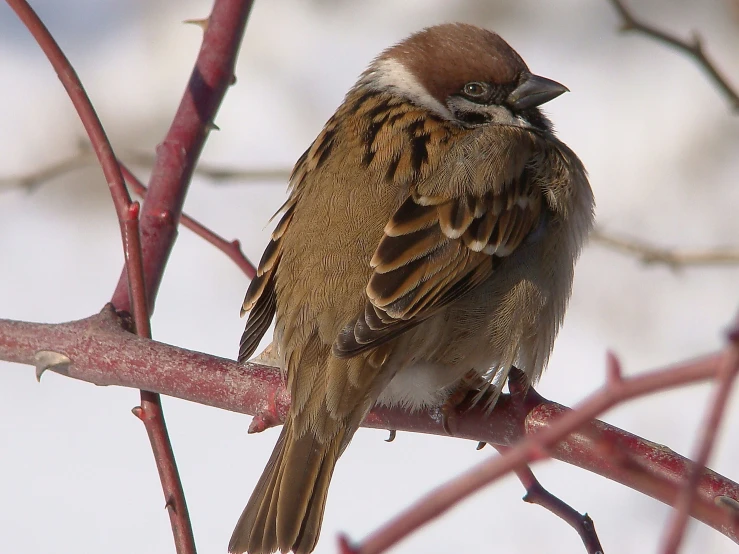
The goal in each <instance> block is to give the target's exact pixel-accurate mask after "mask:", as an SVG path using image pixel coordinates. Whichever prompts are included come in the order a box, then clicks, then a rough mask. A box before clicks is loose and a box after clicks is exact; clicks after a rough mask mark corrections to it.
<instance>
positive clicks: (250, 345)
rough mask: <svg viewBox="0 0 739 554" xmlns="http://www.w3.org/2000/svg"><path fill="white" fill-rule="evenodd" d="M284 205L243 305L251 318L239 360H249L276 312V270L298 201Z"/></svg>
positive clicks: (242, 308)
mask: <svg viewBox="0 0 739 554" xmlns="http://www.w3.org/2000/svg"><path fill="white" fill-rule="evenodd" d="M283 209H284V211H285V213H284V214H283V216H282V219H280V222H279V223H278V224H277V227H276V228H275V230H274V231H273V232H272V238H271V240H270V241H269V244H268V245H267V248H265V249H264V253H263V254H262V259H261V260H260V261H259V267H258V268H257V274H256V276H255V277H254V279H252V281H251V283H250V284H249V288H248V289H247V291H246V297H245V298H244V303H243V305H242V307H241V315H244V314H245V313H246V312H249V319H248V320H247V321H246V328H245V329H244V333H243V334H242V335H241V343H240V345H239V358H238V360H239V362H245V361H246V360H248V359H249V358H250V357H251V355H252V354H253V353H254V350H256V348H257V346H258V345H259V341H260V340H262V337H263V336H264V333H266V332H267V329H268V328H269V326H270V324H271V323H272V319H273V318H274V316H275V308H276V305H277V292H276V290H275V271H276V270H277V266H278V265H279V263H280V257H281V256H282V237H283V236H284V234H285V230H286V229H287V227H288V225H290V221H292V218H293V212H294V210H295V203H294V202H293V203H291V202H290V201H288V203H287V204H286V205H285V206H284V207H283Z"/></svg>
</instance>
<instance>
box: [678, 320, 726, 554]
mask: <svg viewBox="0 0 739 554" xmlns="http://www.w3.org/2000/svg"><path fill="white" fill-rule="evenodd" d="M728 339H729V347H728V349H727V351H726V355H725V356H724V359H723V360H722V362H721V365H720V367H719V371H718V378H717V380H716V385H715V387H714V396H713V398H712V399H711V400H710V401H709V402H708V409H707V411H706V412H707V413H706V417H705V418H704V422H703V425H701V427H700V429H701V436H700V438H699V440H698V446H697V447H696V453H695V455H694V456H693V467H691V468H690V474H689V477H688V479H687V480H686V481H685V483H684V484H683V487H682V490H681V491H680V496H679V497H678V499H677V503H676V504H675V507H676V508H677V509H676V510H675V512H674V514H673V517H672V521H671V522H670V525H669V526H668V528H667V529H668V531H667V535H666V536H667V538H666V540H665V548H664V554H676V553H677V551H678V549H679V548H680V543H681V542H682V538H683V536H684V534H685V527H686V526H687V524H688V517H689V515H690V508H691V506H692V505H693V502H695V498H696V495H697V487H698V481H699V479H700V477H701V474H702V473H703V468H704V467H705V466H706V464H707V463H708V458H709V456H710V454H711V450H712V449H713V444H714V442H715V440H716V434H717V433H718V430H719V427H720V426H721V421H722V419H723V415H724V411H725V410H726V404H727V403H728V400H729V395H730V394H731V390H732V388H733V386H734V381H735V380H736V376H737V372H739V317H738V318H737V320H736V322H735V324H734V327H733V328H732V329H731V330H730V331H729V333H728Z"/></svg>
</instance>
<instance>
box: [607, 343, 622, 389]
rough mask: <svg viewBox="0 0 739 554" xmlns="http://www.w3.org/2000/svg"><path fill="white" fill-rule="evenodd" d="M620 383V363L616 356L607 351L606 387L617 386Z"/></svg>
mask: <svg viewBox="0 0 739 554" xmlns="http://www.w3.org/2000/svg"><path fill="white" fill-rule="evenodd" d="M622 381H623V377H622V374H621V362H619V360H618V357H617V356H616V354H614V353H613V352H611V351H610V350H609V351H608V352H606V386H608V387H611V386H615V385H619V384H621V382H622Z"/></svg>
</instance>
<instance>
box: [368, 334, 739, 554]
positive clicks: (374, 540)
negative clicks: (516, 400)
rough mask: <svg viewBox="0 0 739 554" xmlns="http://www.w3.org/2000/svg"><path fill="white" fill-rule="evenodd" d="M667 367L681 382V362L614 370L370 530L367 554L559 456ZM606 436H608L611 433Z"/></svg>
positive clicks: (726, 522)
mask: <svg viewBox="0 0 739 554" xmlns="http://www.w3.org/2000/svg"><path fill="white" fill-rule="evenodd" d="M731 348H733V347H731V346H730V347H728V348H727V351H726V352H724V353H722V354H721V356H720V359H719V360H714V363H715V364H716V365H714V366H713V367H712V369H711V373H712V374H713V375H714V376H715V375H716V374H717V373H718V371H719V369H718V366H719V364H720V363H722V361H723V359H724V358H725V357H726V356H727V355H728V352H729V350H730V349H731ZM666 371H667V372H668V373H670V374H672V377H671V378H670V381H671V383H670V385H669V386H670V387H671V386H674V385H676V384H677V383H676V382H673V381H672V378H674V377H675V373H673V372H675V371H676V368H673V369H672V370H659V371H655V372H652V373H647V374H644V375H640V376H637V377H631V378H629V379H621V378H618V377H617V376H618V372H616V371H611V372H610V376H611V378H610V380H608V381H607V382H606V384H605V385H604V386H603V387H602V388H601V389H600V390H599V391H598V392H596V393H594V394H593V395H591V396H590V397H589V398H587V399H586V400H584V401H583V402H582V403H581V404H580V405H579V406H577V407H575V408H574V409H573V410H571V411H568V412H567V413H565V414H562V415H560V416H559V417H557V418H556V420H554V421H551V419H550V420H549V421H550V422H549V424H548V425H546V426H541V427H540V428H539V429H538V432H537V433H536V434H534V435H533V436H528V437H527V438H526V439H523V440H521V441H519V442H518V443H516V444H515V445H514V446H513V447H512V448H511V449H510V450H509V451H508V452H507V453H506V454H505V455H503V456H500V457H496V458H493V459H491V460H490V461H487V462H484V463H482V464H479V465H478V466H477V467H475V468H473V469H472V470H470V471H467V472H465V473H463V474H462V475H460V476H459V477H457V478H455V479H453V480H451V481H450V482H448V483H447V484H445V485H442V486H441V487H438V488H437V489H436V490H435V491H432V492H431V493H429V494H427V495H426V496H424V497H422V498H421V499H420V500H418V501H417V502H416V503H415V504H413V505H411V506H410V507H409V508H408V509H407V510H406V511H404V512H403V513H401V514H400V515H399V516H397V517H395V518H394V519H392V520H391V521H390V522H389V523H387V524H386V525H385V526H383V527H382V528H380V529H379V530H377V531H376V532H374V533H373V534H372V535H370V536H369V537H368V538H367V539H366V540H365V541H364V542H363V543H362V545H361V546H360V547H359V551H360V552H361V553H362V554H379V553H380V552H385V551H386V550H387V549H389V548H390V547H392V546H393V545H395V544H397V543H398V542H399V541H400V540H402V539H403V538H405V537H406V536H408V535H409V534H410V533H412V532H413V531H415V530H416V529H418V528H419V527H421V526H423V525H425V524H426V523H428V522H429V521H431V520H433V519H435V518H437V517H439V516H440V515H441V514H443V513H445V512H446V511H447V510H449V509H450V508H451V507H453V506H454V505H455V504H457V503H458V502H460V501H461V500H462V499H464V498H466V497H467V496H469V495H470V494H472V493H474V492H475V491H478V490H479V489H480V488H482V487H483V486H485V485H488V484H490V483H492V482H493V481H495V480H497V479H499V478H500V477H502V476H503V475H505V474H507V473H508V472H510V471H513V470H515V468H518V467H521V466H523V465H525V464H528V463H531V462H533V461H536V460H542V459H546V458H549V457H553V452H554V451H556V449H557V448H558V447H559V446H560V445H561V442H560V441H561V439H562V438H563V437H567V436H568V435H570V433H573V432H575V431H578V430H579V432H583V425H584V424H587V422H588V421H590V419H591V418H594V417H596V416H597V415H599V414H601V413H603V412H604V411H606V410H608V409H610V408H612V407H613V406H615V405H617V404H621V403H623V402H625V401H626V400H629V399H633V398H637V397H639V396H643V395H645V394H649V393H653V392H656V391H657V390H664V389H665V388H666V387H665V381H664V379H665V377H666V374H665V372H666ZM530 394H531V393H530ZM527 396H528V395H527ZM527 431H529V429H527ZM585 433H586V434H591V433H592V435H591V439H594V438H595V440H598V439H597V438H596V437H598V436H599V435H601V433H602V431H598V430H596V429H595V428H593V429H591V430H590V431H589V432H588V431H586V432H585ZM603 440H604V442H606V441H605V439H603ZM487 442H489V441H487ZM606 444H607V442H606ZM610 444H611V445H613V444H614V443H613V442H611V443H610ZM634 451H635V450H634V449H633V446H631V447H625V448H624V449H623V452H624V453H629V454H630V453H631V452H634ZM565 461H567V460H565ZM627 461H628V462H629V464H626V463H624V464H622V465H623V466H624V467H627V465H631V464H633V462H634V460H633V459H631V457H630V456H629V459H628V460H627ZM686 464H687V466H684V469H687V468H690V467H692V464H691V463H690V462H689V461H688V460H686ZM581 467H582V466H581ZM708 474H709V470H707V469H706V470H705V472H704V473H702V475H701V478H705V477H706V475H708ZM685 480H686V478H685V474H683V476H682V477H681V481H685ZM676 496H677V494H676V491H675V490H674V489H673V490H672V494H671V498H670V501H669V503H670V504H672V503H673V502H674V500H675V497H676ZM714 498H715V496H709V497H706V498H704V508H706V509H710V508H709V505H714V506H715V500H714ZM696 504H697V502H696ZM720 519H721V520H722V523H721V524H720V525H719V527H721V528H723V529H725V530H727V536H731V537H732V539H733V540H734V541H735V542H736V541H739V535H737V530H739V514H736V513H729V512H728V511H727V512H725V513H723V514H722V516H720ZM729 529H732V530H729Z"/></svg>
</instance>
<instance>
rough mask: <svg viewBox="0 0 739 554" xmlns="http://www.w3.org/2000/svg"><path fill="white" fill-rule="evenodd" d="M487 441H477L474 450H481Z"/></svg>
mask: <svg viewBox="0 0 739 554" xmlns="http://www.w3.org/2000/svg"><path fill="white" fill-rule="evenodd" d="M487 444H488V443H486V442H483V441H480V442H478V443H477V446H476V447H475V450H482V449H483V448H485V447H486V446H487Z"/></svg>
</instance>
